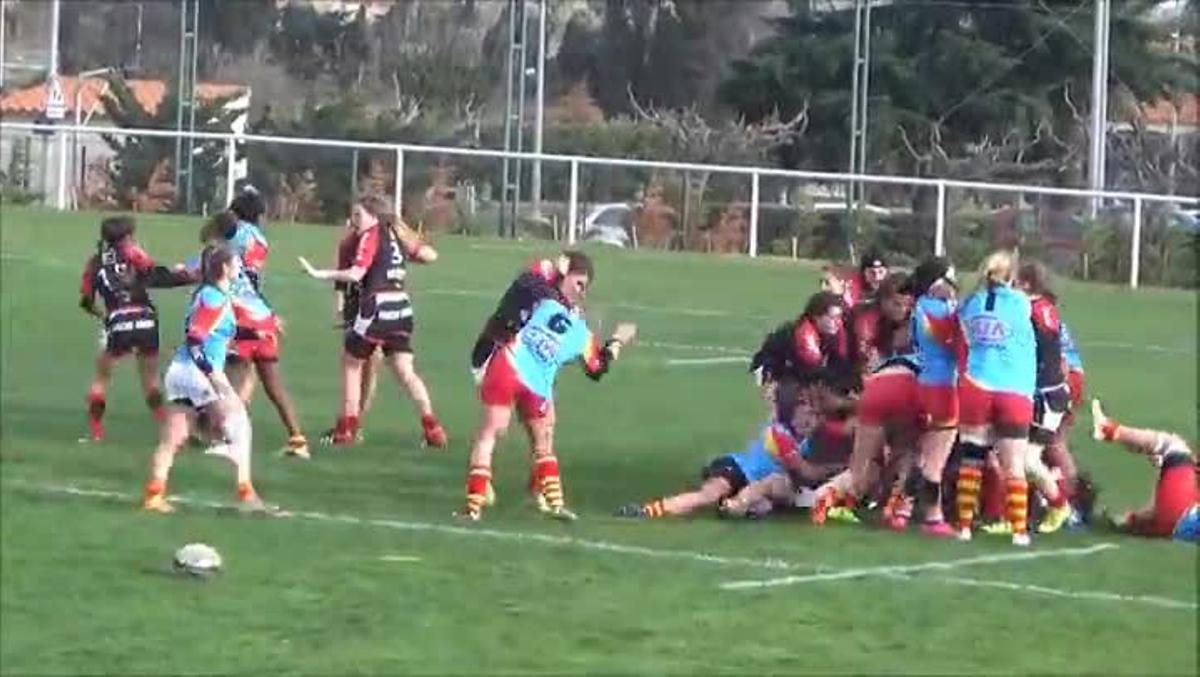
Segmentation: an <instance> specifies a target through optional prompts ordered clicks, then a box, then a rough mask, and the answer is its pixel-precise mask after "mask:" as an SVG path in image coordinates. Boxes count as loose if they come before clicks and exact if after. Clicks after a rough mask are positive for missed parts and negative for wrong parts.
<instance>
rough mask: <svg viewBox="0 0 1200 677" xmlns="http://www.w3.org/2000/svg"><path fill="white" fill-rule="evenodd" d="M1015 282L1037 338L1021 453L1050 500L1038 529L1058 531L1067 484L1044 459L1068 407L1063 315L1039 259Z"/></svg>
mask: <svg viewBox="0 0 1200 677" xmlns="http://www.w3.org/2000/svg"><path fill="white" fill-rule="evenodd" d="M1017 287H1018V288H1019V289H1021V291H1024V292H1025V293H1026V294H1028V295H1029V298H1030V301H1031V307H1032V311H1031V313H1030V315H1031V319H1032V321H1033V329H1034V335H1035V337H1036V339H1037V391H1036V392H1035V393H1034V398H1033V425H1032V426H1030V429H1029V444H1028V446H1027V452H1026V457H1025V472H1026V474H1027V475H1029V476H1030V477H1031V478H1032V479H1033V481H1034V483H1035V484H1036V486H1037V488H1038V491H1040V492H1041V494H1042V497H1043V498H1045V499H1046V502H1047V503H1048V504H1049V509H1048V510H1047V511H1046V514H1045V515H1043V516H1042V519H1041V522H1040V523H1039V525H1038V531H1039V532H1041V533H1051V532H1054V531H1058V530H1059V529H1060V528H1062V525H1063V524H1064V523H1066V521H1067V518H1068V517H1070V516H1071V506H1070V504H1069V503H1068V501H1069V499H1070V498H1071V496H1070V487H1069V486H1068V484H1067V483H1066V481H1065V480H1064V479H1063V478H1062V477H1055V476H1054V474H1053V473H1052V472H1051V471H1050V469H1049V468H1048V467H1047V466H1046V463H1045V462H1044V461H1043V459H1042V454H1043V452H1044V451H1045V449H1046V447H1047V446H1049V445H1050V444H1052V443H1053V442H1054V438H1055V436H1056V435H1057V434H1058V431H1059V428H1060V426H1061V425H1062V423H1063V418H1064V417H1065V416H1066V414H1067V412H1068V411H1070V408H1071V391H1070V388H1069V387H1068V386H1067V374H1066V370H1065V369H1064V368H1063V364H1064V362H1063V352H1062V321H1061V320H1060V319H1059V314H1058V306H1057V300H1058V299H1057V297H1056V296H1055V294H1054V291H1053V290H1051V288H1050V273H1049V271H1047V270H1046V267H1045V266H1044V265H1042V264H1041V263H1040V262H1038V261H1028V262H1025V263H1023V264H1021V267H1020V268H1019V269H1018V270H1017Z"/></svg>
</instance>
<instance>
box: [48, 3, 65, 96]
mask: <svg viewBox="0 0 1200 677" xmlns="http://www.w3.org/2000/svg"><path fill="white" fill-rule="evenodd" d="M61 22H62V2H61V0H54V4H52V5H50V76H51V77H53V78H57V77H58V31H59V25H60V23H61Z"/></svg>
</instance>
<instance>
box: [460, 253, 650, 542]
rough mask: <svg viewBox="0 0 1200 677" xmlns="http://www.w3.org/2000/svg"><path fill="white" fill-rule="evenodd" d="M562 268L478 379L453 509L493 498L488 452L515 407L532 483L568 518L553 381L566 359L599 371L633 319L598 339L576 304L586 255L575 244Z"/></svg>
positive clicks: (549, 508)
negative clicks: (478, 410)
mask: <svg viewBox="0 0 1200 677" xmlns="http://www.w3.org/2000/svg"><path fill="white" fill-rule="evenodd" d="M567 259H568V260H567V263H566V266H565V269H566V270H565V273H564V274H563V275H562V276H561V277H560V279H559V281H558V291H559V295H558V298H545V299H542V300H541V301H539V302H538V303H537V305H535V306H534V308H533V312H532V314H531V315H530V317H529V319H528V321H527V322H526V323H525V325H524V326H523V327H521V329H520V331H518V332H517V334H516V335H515V336H514V337H513V338H512V339H510V340H509V341H508V342H507V343H506V344H505V345H503V346H500V347H498V348H496V350H495V352H494V354H493V355H492V357H491V359H490V360H489V361H488V363H487V369H486V371H485V373H484V376H483V381H482V383H481V384H480V386H479V399H480V401H481V402H482V404H483V417H482V420H481V421H480V423H479V428H478V429H477V430H476V432H475V437H474V440H473V442H472V444H471V458H470V464H469V467H468V471H467V481H466V503H465V505H464V507H463V509H462V510H461V511H459V513H458V515H459V516H460V517H462V518H464V519H468V520H472V521H475V520H478V519H479V518H480V517H481V516H482V514H483V508H484V506H485V505H486V504H488V503H490V502H491V501H492V500H494V491H493V489H492V482H491V480H492V454H493V452H494V451H495V447H496V440H497V439H498V438H499V437H500V436H501V435H503V434H504V433H505V432H506V431H507V430H508V426H509V422H510V421H511V419H512V412H513V409H514V408H515V409H516V410H517V414H518V415H519V416H520V418H521V421H522V423H523V424H524V425H525V431H526V433H527V434H528V435H529V445H530V451H531V457H532V459H533V464H534V477H535V481H536V486H537V487H538V489H539V492H540V494H541V496H542V498H543V502H542V504H541V505H543V506H544V511H545V512H546V513H547V514H549V515H551V516H552V517H556V518H559V519H565V520H570V519H574V518H575V515H574V513H572V512H571V511H570V510H568V509H567V508H566V505H565V501H564V499H563V489H562V479H561V477H560V474H559V468H558V458H557V457H556V456H555V453H554V428H553V425H552V421H553V418H552V417H550V416H548V414H549V412H550V411H551V408H552V407H553V401H554V382H555V380H556V379H557V377H558V372H559V371H560V370H561V369H562V368H563V367H564V366H566V365H568V364H570V363H572V362H576V361H580V362H582V363H583V368H584V371H585V372H586V373H587V375H588V376H590V377H591V378H593V379H597V380H598V379H599V378H600V377H601V376H603V375H604V373H605V372H607V371H608V369H609V367H610V366H611V364H612V363H613V362H614V361H615V360H616V359H617V357H618V356H619V355H620V352H621V349H622V348H623V347H624V346H626V345H628V344H629V343H630V342H631V341H633V339H634V337H635V336H636V334H637V327H635V326H634V325H632V324H619V325H617V328H616V331H615V332H614V333H613V335H612V337H611V338H609V339H608V340H607V341H606V342H604V343H603V344H601V343H599V342H598V341H597V340H596V338H595V336H593V334H592V332H591V331H590V330H589V329H588V327H587V324H586V323H585V322H584V320H583V317H582V316H581V315H580V313H579V312H578V307H579V306H580V304H582V302H583V300H584V298H585V297H586V295H587V290H588V287H589V286H590V284H591V282H592V279H593V277H594V275H593V270H592V262H591V260H590V259H589V258H588V257H587V256H586V255H585V254H581V253H579V252H570V253H568V254H567Z"/></svg>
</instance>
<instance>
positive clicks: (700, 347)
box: [637, 341, 750, 359]
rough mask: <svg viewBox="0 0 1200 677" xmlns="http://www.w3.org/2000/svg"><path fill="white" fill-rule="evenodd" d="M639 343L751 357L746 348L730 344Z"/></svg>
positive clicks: (673, 348)
mask: <svg viewBox="0 0 1200 677" xmlns="http://www.w3.org/2000/svg"><path fill="white" fill-rule="evenodd" d="M637 343H638V345H640V346H646V347H649V348H663V349H665V350H695V351H699V352H704V353H729V354H731V355H740V356H742V357H745V358H746V359H749V358H750V353H748V352H746V349H745V348H730V347H728V346H703V345H695V344H692V343H668V342H664V341H638V342H637Z"/></svg>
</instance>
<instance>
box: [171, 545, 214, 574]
mask: <svg viewBox="0 0 1200 677" xmlns="http://www.w3.org/2000/svg"><path fill="white" fill-rule="evenodd" d="M173 564H174V567H175V571H177V572H180V573H187V574H191V575H193V576H208V575H209V574H212V573H215V572H217V571H220V570H221V553H219V552H217V550H216V548H214V547H212V546H211V545H207V544H205V543H188V544H187V545H185V546H183V547H182V548H180V549H178V550H176V551H175V560H174V562H173Z"/></svg>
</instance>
